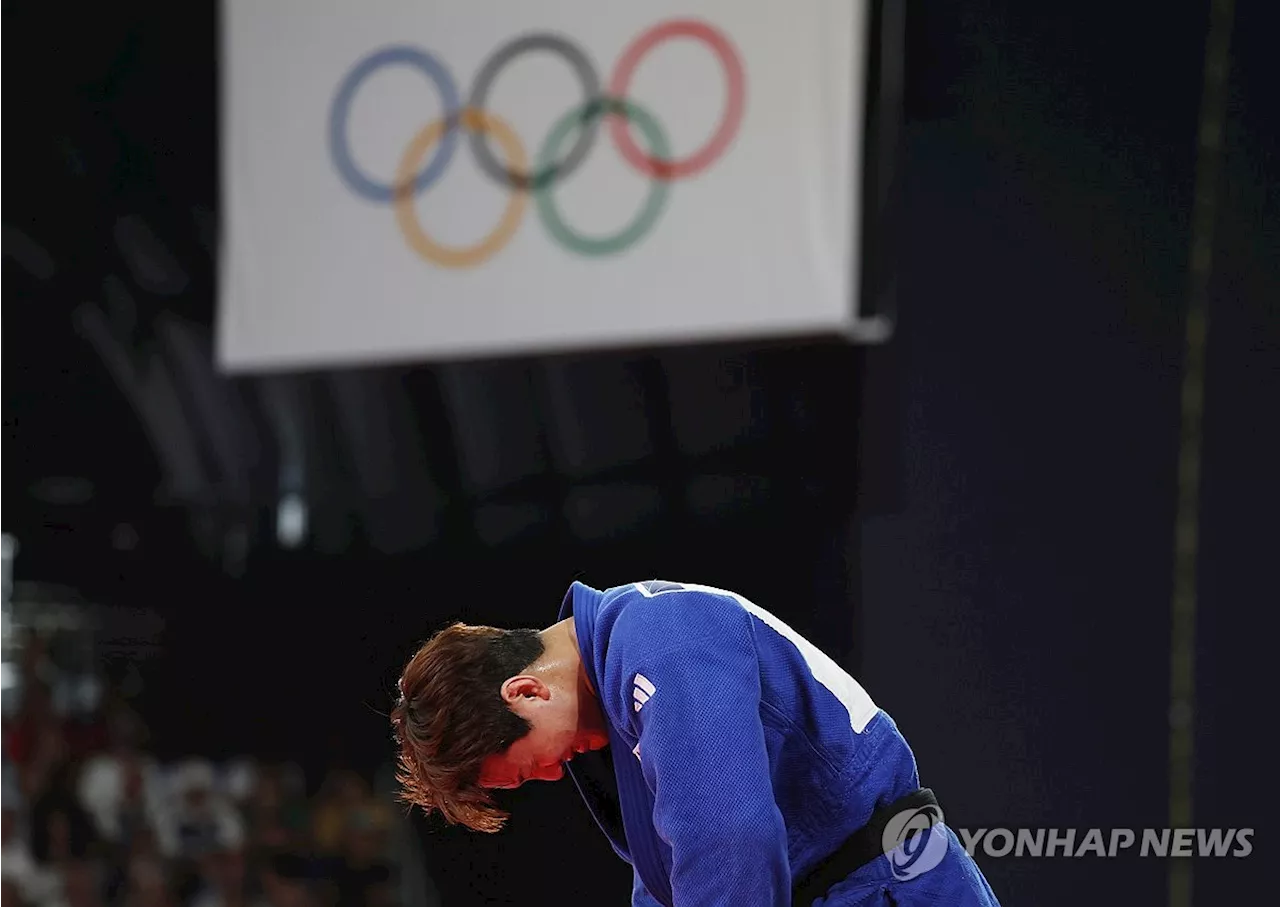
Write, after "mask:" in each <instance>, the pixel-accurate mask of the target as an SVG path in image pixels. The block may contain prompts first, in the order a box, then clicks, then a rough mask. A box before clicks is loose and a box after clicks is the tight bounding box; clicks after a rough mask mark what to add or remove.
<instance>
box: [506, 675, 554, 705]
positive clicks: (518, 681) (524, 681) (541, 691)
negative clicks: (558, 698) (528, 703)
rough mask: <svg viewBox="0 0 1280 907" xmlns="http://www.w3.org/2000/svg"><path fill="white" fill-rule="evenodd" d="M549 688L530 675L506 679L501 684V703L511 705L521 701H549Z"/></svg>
mask: <svg viewBox="0 0 1280 907" xmlns="http://www.w3.org/2000/svg"><path fill="white" fill-rule="evenodd" d="M550 698H551V688H550V687H548V686H547V685H546V684H545V683H543V682H542V680H541V679H539V678H537V677H534V676H533V675H532V674H518V675H516V676H515V677H508V678H507V679H506V681H504V682H503V684H502V701H503V702H505V703H506V704H507V705H513V704H514V703H517V702H519V701H521V700H528V699H550Z"/></svg>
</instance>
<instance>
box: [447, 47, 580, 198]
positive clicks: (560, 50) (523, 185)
mask: <svg viewBox="0 0 1280 907" xmlns="http://www.w3.org/2000/svg"><path fill="white" fill-rule="evenodd" d="M539 50H545V51H550V52H551V53H554V54H559V55H560V56H562V57H564V59H565V60H566V61H568V63H569V65H570V66H572V67H573V70H574V72H576V73H577V74H578V78H579V79H581V81H582V87H583V93H582V94H583V103H584V104H589V103H590V102H591V101H594V100H595V99H597V98H598V97H600V74H599V73H597V72H596V69H595V66H593V65H592V63H591V60H590V58H589V57H587V55H586V54H585V53H584V52H583V51H582V50H581V49H580V48H578V47H576V46H574V44H572V43H571V42H570V41H568V40H567V39H565V38H562V37H560V36H559V35H554V34H550V33H547V32H543V33H539V34H532V35H525V36H523V37H520V38H516V39H514V40H512V41H510V42H508V43H507V44H504V45H503V46H502V47H501V48H499V49H498V50H497V51H496V52H495V53H494V54H493V56H491V57H490V58H489V59H488V60H487V61H486V62H485V64H484V66H483V67H482V68H481V69H480V72H479V73H477V74H476V80H475V85H474V86H473V87H472V89H471V97H469V98H468V99H467V107H469V108H471V109H472V110H488V106H487V105H486V103H485V102H486V101H488V100H489V91H490V89H492V88H493V83H494V82H495V81H496V80H497V78H498V73H499V72H500V71H501V69H502V67H504V66H506V65H507V64H508V63H510V62H511V61H512V60H514V59H515V58H516V57H518V56H520V55H521V54H524V53H529V52H532V51H539ZM599 131H600V119H599V118H598V117H595V118H590V119H586V118H584V120H583V122H582V126H581V130H580V131H579V133H578V139H577V141H575V142H574V144H573V147H571V148H570V149H569V151H568V153H567V154H565V156H564V158H563V159H562V160H560V161H556V162H553V163H551V164H548V165H547V166H545V167H543V168H542V169H541V170H535V171H533V172H532V173H517V172H515V171H514V170H511V169H510V168H508V167H505V166H503V164H502V162H501V161H499V160H498V159H497V157H495V156H494V153H493V151H492V150H491V149H490V148H489V136H488V133H486V132H485V131H484V130H480V129H477V130H474V131H473V132H472V133H471V137H470V138H471V150H472V151H473V152H474V153H475V156H476V163H477V164H479V165H480V169H481V170H483V171H484V172H485V173H486V174H487V175H488V176H490V177H492V178H493V179H495V180H497V181H499V182H500V183H502V184H503V185H506V186H510V187H511V188H512V189H516V190H518V191H529V190H535V191H536V190H539V189H542V188H544V187H546V186H547V185H549V184H550V183H551V181H552V180H554V179H557V178H560V177H566V176H568V175H569V174H570V173H572V172H573V171H574V170H576V169H577V168H578V167H579V166H580V165H581V164H582V162H583V161H584V160H586V157H587V154H589V153H590V151H591V146H592V144H594V142H595V140H596V134H597V133H598V132H599Z"/></svg>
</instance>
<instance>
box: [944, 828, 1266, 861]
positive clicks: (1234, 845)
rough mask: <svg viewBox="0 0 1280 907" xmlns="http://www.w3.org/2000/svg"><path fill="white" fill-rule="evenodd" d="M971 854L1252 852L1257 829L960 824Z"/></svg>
mask: <svg viewBox="0 0 1280 907" xmlns="http://www.w3.org/2000/svg"><path fill="white" fill-rule="evenodd" d="M955 832H956V834H957V835H959V836H960V841H961V843H962V844H963V845H964V849H965V851H967V852H968V854H969V855H970V856H978V855H979V854H981V855H983V856H987V857H1009V856H1013V857H1117V856H1121V855H1124V854H1129V853H1136V854H1137V855H1138V856H1140V857H1247V856H1249V854H1251V853H1253V841H1252V838H1253V829H1252V828H1084V829H1078V828H976V829H968V828H957V829H956V830H955Z"/></svg>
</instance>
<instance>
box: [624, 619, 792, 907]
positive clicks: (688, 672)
mask: <svg viewBox="0 0 1280 907" xmlns="http://www.w3.org/2000/svg"><path fill="white" fill-rule="evenodd" d="M674 597H675V596H673V598H674ZM679 597H680V598H683V599H684V602H682V603H681V604H680V611H682V612H684V614H689V613H690V610H686V609H691V610H692V612H693V613H695V614H696V619H695V620H693V621H691V622H686V621H684V620H681V619H679V618H678V617H676V618H675V619H667V618H668V617H673V615H672V614H671V612H668V613H667V616H666V617H664V616H663V615H662V614H654V615H652V616H653V617H655V618H659V620H655V621H646V622H645V623H647V624H648V626H649V627H650V628H651V631H650V633H649V634H647V635H648V636H649V641H650V642H659V641H662V642H664V643H667V644H668V645H666V646H665V647H663V648H661V649H659V650H658V651H656V652H654V653H647V652H644V651H643V650H644V648H645V646H643V645H637V644H636V643H638V642H639V640H635V639H632V640H629V642H630V643H632V644H631V645H627V646H625V647H624V648H625V649H626V651H627V655H628V657H627V658H626V661H627V662H629V670H628V672H627V674H626V675H625V676H626V677H627V678H628V679H629V680H633V682H634V684H635V690H636V692H635V702H636V704H637V705H639V706H640V707H639V708H638V709H636V710H635V712H634V714H633V719H634V721H635V724H636V727H637V729H638V731H639V741H640V742H639V747H638V752H637V755H638V756H639V759H640V765H641V768H642V770H643V773H644V777H645V781H646V782H647V783H648V785H649V788H650V790H652V792H653V795H654V824H655V826H656V831H657V833H658V835H659V837H661V838H662V840H663V841H665V842H666V843H667V844H668V845H669V846H670V847H671V861H672V866H671V889H672V897H673V900H674V903H675V907H715V905H724V907H750V905H754V904H758V905H769V907H779V905H789V904H790V903H791V867H790V864H789V862H788V859H787V836H786V827H785V826H784V824H783V821H782V813H781V811H780V810H779V809H778V805H777V803H776V801H775V800H774V797H773V788H772V785H771V783H770V772H769V756H768V751H767V749H766V746H765V735H764V725H763V724H762V722H761V720H760V699H761V691H760V669H759V666H758V662H757V658H756V652H755V645H754V641H753V637H752V632H751V626H750V621H751V617H750V615H749V614H747V612H746V611H745V610H743V609H742V608H740V607H738V606H737V605H736V604H734V603H732V602H725V601H716V600H714V599H709V598H708V597H706V596H701V595H690V596H689V597H688V598H686V597H685V596H684V595H681V596H679ZM655 603H656V602H655ZM671 604H675V603H674V602H672V603H671ZM658 624H660V625H661V629H657V626H656V625H658ZM684 634H687V635H684ZM681 636H683V638H679V637H681ZM664 637H665V639H664ZM673 637H677V639H674V640H673ZM642 700H643V701H642Z"/></svg>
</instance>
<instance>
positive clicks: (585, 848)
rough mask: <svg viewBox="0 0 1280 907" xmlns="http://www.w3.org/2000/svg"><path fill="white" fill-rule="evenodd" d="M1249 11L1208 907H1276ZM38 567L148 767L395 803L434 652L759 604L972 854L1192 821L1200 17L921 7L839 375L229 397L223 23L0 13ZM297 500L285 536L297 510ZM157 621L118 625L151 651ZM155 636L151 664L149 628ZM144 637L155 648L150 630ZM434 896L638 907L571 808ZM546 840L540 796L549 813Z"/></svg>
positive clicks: (21, 446)
mask: <svg viewBox="0 0 1280 907" xmlns="http://www.w3.org/2000/svg"><path fill="white" fill-rule="evenodd" d="M1269 6H1270V4H1268V3H1266V2H1263V0H1249V2H1239V3H1236V4H1235V22H1234V29H1233V32H1232V47H1231V57H1230V71H1229V86H1230V92H1229V99H1228V105H1229V106H1228V117H1227V127H1226V131H1225V139H1224V144H1223V146H1222V154H1223V159H1222V167H1223V169H1222V179H1221V182H1220V185H1219V192H1220V194H1219V196H1218V207H1217V218H1216V234H1215V240H1214V244H1213V250H1214V253H1213V263H1212V267H1213V278H1212V281H1211V294H1210V300H1209V318H1210V329H1209V346H1208V362H1207V370H1206V374H1207V379H1206V380H1207V384H1206V390H1205V412H1206V417H1205V419H1206V421H1205V438H1204V451H1203V461H1202V467H1203V485H1202V518H1201V521H1200V537H1199V545H1200V548H1199V551H1200V582H1199V595H1200V598H1199V612H1198V613H1199V617H1198V636H1197V658H1198V663H1197V691H1196V692H1197V698H1198V702H1197V708H1196V712H1195V720H1196V733H1197V737H1196V746H1197V765H1196V774H1195V783H1196V787H1195V797H1196V799H1195V810H1196V812H1195V817H1196V818H1195V824H1196V825H1198V826H1201V827H1210V826H1226V827H1255V828H1258V832H1257V834H1256V836H1255V838H1254V845H1255V850H1254V854H1253V856H1252V857H1251V858H1248V859H1244V860H1230V859H1228V860H1217V861H1198V862H1197V865H1196V869H1195V872H1196V902H1197V903H1204V904H1219V903H1228V902H1235V901H1239V900H1244V899H1249V900H1250V901H1251V900H1252V899H1253V897H1255V896H1256V895H1258V894H1259V893H1261V892H1262V891H1263V890H1264V889H1263V888H1262V879H1263V873H1264V868H1265V867H1266V866H1267V865H1268V862H1269V857H1268V853H1269V852H1270V851H1271V850H1272V848H1273V847H1274V834H1273V833H1272V832H1270V830H1269V829H1266V828H1264V827H1261V826H1264V825H1265V823H1264V822H1263V817H1264V815H1266V814H1267V813H1265V812H1264V802H1270V800H1271V795H1270V794H1269V793H1266V792H1265V782H1266V777H1265V774H1266V773H1265V769H1264V768H1263V767H1264V766H1265V764H1268V763H1269V762H1271V761H1273V760H1272V759H1271V758H1270V753H1269V751H1268V750H1267V749H1266V744H1265V741H1264V739H1263V737H1264V728H1265V726H1266V724H1267V723H1268V720H1267V718H1266V717H1265V716H1267V715H1269V714H1273V713H1274V704H1273V703H1271V702H1270V696H1271V694H1272V691H1273V689H1274V684H1268V683H1266V682H1265V677H1266V676H1269V675H1270V672H1267V673H1266V674H1264V671H1265V670H1266V668H1268V667H1269V658H1270V657H1271V648H1272V640H1273V639H1274V637H1273V636H1272V635H1271V633H1270V632H1269V631H1270V628H1271V626H1272V625H1273V620H1272V613H1273V612H1274V608H1275V604H1276V601H1277V598H1276V594H1275V591H1274V583H1273V581H1272V564H1273V561H1274V557H1275V553H1276V551H1277V550H1280V549H1278V548H1277V542H1278V541H1280V538H1278V537H1277V531H1276V528H1275V514H1276V512H1277V509H1278V506H1280V482H1277V480H1276V478H1275V475H1274V465H1272V466H1268V465H1267V464H1269V463H1270V464H1275V463H1277V462H1280V429H1278V427H1277V419H1276V412H1277V406H1276V404H1277V400H1280V394H1278V393H1277V392H1278V391H1280V317H1277V316H1278V314H1280V313H1278V312H1277V308H1278V305H1277V300H1278V299H1280V273H1278V271H1280V238H1278V237H1277V231H1278V228H1277V222H1278V219H1280V188H1278V187H1280V182H1278V180H1277V162H1278V160H1280V159H1278V158H1277V154H1278V153H1280V151H1278V150H1277V149H1278V147H1280V143H1278V142H1277V135H1276V131H1277V119H1278V118H1277V114H1276V102H1275V97H1274V95H1275V86H1276V85H1277V84H1280V72H1278V71H1277V66H1276V63H1275V60H1274V56H1275V53H1274V48H1273V43H1274V42H1273V37H1272V35H1273V31H1272V29H1270V28H1269V23H1270V21H1271V19H1272V17H1273V16H1274V11H1272V10H1269V8H1268V7H1269ZM3 16H4V21H3V25H4V42H5V43H4V52H5V60H6V64H7V65H6V68H5V75H6V76H7V78H6V79H5V87H4V102H5V107H4V110H5V120H4V125H5V126H6V127H7V129H6V131H5V137H6V140H5V142H4V177H5V189H6V192H5V196H4V212H3V217H4V254H5V263H4V270H3V292H4V300H5V315H6V318H5V322H6V323H5V327H6V328H7V330H5V331H4V335H3V338H4V350H3V353H4V362H5V374H4V377H5V388H6V393H5V448H4V452H5V456H4V470H5V473H4V492H5V494H4V499H5V510H4V529H5V531H6V532H8V533H11V534H13V535H14V536H16V537H17V538H18V540H19V542H20V544H21V551H20V553H19V556H18V559H17V562H16V567H15V577H16V578H17V579H18V580H24V581H32V580H38V581H44V582H53V583H59V584H64V585H69V586H73V587H75V588H76V589H77V590H79V591H80V593H81V594H83V595H84V596H86V597H87V598H89V599H92V600H93V601H96V602H100V603H102V604H103V605H104V606H106V607H107V608H108V609H110V611H109V613H113V614H117V615H119V614H121V613H126V609H145V610H147V611H150V612H155V613H158V614H159V615H161V616H162V617H163V626H164V629H163V632H162V634H161V635H160V637H159V638H158V642H157V644H156V645H155V646H150V647H140V646H138V645H135V646H132V647H131V646H130V645H127V644H119V642H118V641H117V644H116V646H115V649H114V651H117V652H118V653H121V654H118V655H117V656H116V661H115V662H113V668H112V669H113V670H117V669H119V668H120V666H121V665H122V664H123V663H125V662H132V663H134V664H135V666H137V667H138V669H139V670H140V671H141V674H142V677H143V678H144V681H145V685H144V693H143V696H142V700H141V701H142V704H143V708H144V710H145V712H146V714H147V715H148V717H149V719H150V721H151V723H152V729H153V737H154V738H155V739H154V745H155V747H156V748H157V750H158V752H159V753H161V754H163V755H166V756H171V757H176V756H179V755H183V754H188V753H195V752H199V753H205V754H209V755H211V756H213V757H215V758H219V757H222V756H229V755H231V754H234V753H242V752H251V753H260V754H264V755H287V756H289V757H291V758H296V759H299V760H301V761H302V762H303V763H304V764H306V765H307V766H308V767H309V768H310V769H311V770H313V771H320V770H322V769H323V768H324V767H325V766H327V765H330V764H332V763H334V762H335V761H344V762H347V763H349V764H351V765H354V766H358V767H360V768H361V769H362V770H365V771H372V770H373V769H374V768H376V767H377V766H379V765H381V764H383V763H385V762H386V760H387V758H388V756H389V754H390V741H389V736H388V727H387V724H386V720H385V718H384V717H383V714H384V713H385V712H386V710H387V709H388V708H389V706H390V702H391V700H390V691H391V690H392V689H393V687H394V680H395V676H396V674H397V671H398V668H399V666H400V665H401V664H402V662H403V660H404V659H405V658H407V656H408V655H409V654H410V653H411V652H412V650H413V648H414V645H415V643H416V642H418V641H420V640H421V639H423V638H424V637H425V636H427V635H429V633H430V632H431V631H432V630H433V629H434V628H436V627H437V626H439V625H440V624H441V623H443V622H444V621H445V620H447V619H451V618H461V619H464V620H469V621H473V622H488V623H497V624H513V625H531V626H538V627H541V626H544V625H546V624H548V623H550V622H551V621H552V620H553V619H554V615H555V612H556V609H557V607H558V604H559V600H560V597H561V595H562V594H563V591H564V588H565V587H566V586H567V584H568V583H569V581H571V580H573V579H582V580H584V581H586V582H589V583H592V584H595V585H612V584H616V583H620V582H626V581H630V580H633V579H638V578H642V577H652V576H661V577H666V578H672V579H684V580H689V581H697V582H702V583H708V584H713V585H719V586H727V587H730V588H733V589H735V590H737V591H740V592H742V593H744V594H746V595H747V596H748V597H750V598H752V599H754V600H755V601H757V602H759V603H760V604H762V605H763V606H765V607H767V608H769V609H771V610H773V611H775V612H777V613H779V614H780V615H781V616H783V617H784V618H785V619H787V620H788V621H790V622H791V623H793V625H795V626H796V628H797V629H798V630H800V631H801V632H802V633H805V634H806V635H809V636H810V637H811V638H813V639H814V640H815V641H816V642H817V643H819V644H820V645H821V646H822V647H823V648H824V649H826V650H827V651H828V652H829V653H830V654H832V655H833V656H834V657H836V658H837V659H838V660H840V661H841V662H842V663H843V664H845V665H846V666H847V667H848V668H849V669H850V670H852V671H854V672H855V673H856V674H857V676H859V677H860V679H861V680H862V682H863V684H864V685H865V686H866V687H867V688H868V689H869V691H870V692H871V694H872V695H873V697H875V698H876V700H877V702H878V703H879V704H881V705H882V706H883V707H885V708H886V709H887V710H888V711H889V712H890V713H891V714H893V715H894V716H895V718H896V720H897V721H898V723H899V725H900V726H901V727H902V729H903V730H904V732H905V734H906V736H907V738H908V740H909V741H910V742H911V743H912V745H913V747H914V748H915V750H916V754H917V756H918V758H919V760H920V765H921V770H922V777H923V780H924V782H925V783H926V784H928V785H930V786H932V787H933V788H934V789H935V791H937V792H938V794H939V796H940V798H941V799H942V802H943V806H944V809H945V810H946V814H947V817H948V820H949V821H950V823H951V824H953V825H955V826H959V827H992V826H1007V827H1018V826H1058V827H1068V826H1074V827H1081V828H1088V827H1094V826H1100V827H1103V828H1108V827H1132V828H1141V827H1159V826H1164V825H1166V824H1167V823H1168V819H1167V815H1168V813H1167V801H1168V769H1167V765H1168V702H1169V694H1168V689H1169V627H1170V620H1169V614H1170V607H1171V605H1170V602H1171V596H1172V582H1173V576H1174V563H1173V550H1174V546H1173V520H1174V513H1175V506H1176V495H1175V491H1176V481H1177V462H1178V434H1179V431H1178V425H1179V422H1178V420H1179V393H1180V387H1181V371H1180V366H1181V363H1182V344H1183V326H1184V322H1183V319H1184V315H1185V309H1186V304H1187V297H1188V289H1187V288H1188V284H1189V271H1188V266H1189V257H1190V248H1191V211H1192V201H1193V195H1194V186H1195V172H1196V135H1197V128H1198V120H1197V117H1198V114H1199V105H1200V96H1201V89H1202V83H1203V79H1204V72H1203V68H1204V46H1205V38H1206V29H1207V24H1208V16H1209V6H1208V3H1207V2H1196V3H1191V2H1173V3H1159V4H1157V3H1145V4H1119V3H1115V2H1108V3H1102V2H1095V0H1081V2H1074V3H1070V4H1027V3H1009V2H995V0H987V2H970V3H963V4H959V3H931V4H925V3H922V2H918V3H911V4H908V16H907V21H908V29H907V53H906V58H905V60H906V76H907V100H906V111H905V114H906V128H905V132H904V135H903V148H902V154H903V161H904V168H903V170H902V177H903V182H902V204H901V212H900V218H899V219H898V231H897V232H898V239H897V254H896V256H895V257H896V258H897V260H898V274H899V286H898V304H899V306H900V312H899V315H900V322H899V330H898V332H897V334H896V336H895V337H894V339H893V340H892V341H891V342H890V343H889V344H888V345H887V346H885V347H883V348H877V349H873V350H870V351H864V350H860V349H853V348H844V347H841V346H839V345H835V344H819V345H814V346H812V347H806V348H803V349H792V348H784V347H773V348H764V349H740V348H730V347H705V348H702V347H699V348H684V349H679V350H672V351H657V352H650V351H645V352H626V353H612V354H608V355H582V356H573V357H559V358H556V359H522V360H504V361H501V362H489V363H452V364H448V365H434V366H431V365H426V366H421V367H405V366H397V367H393V368H392V367H388V368H368V369H351V370H344V371H342V372H334V373H320V372H313V373H306V374H290V375H273V376H269V377H261V378H245V377H242V378H234V379H228V378H225V377H220V376H216V375H215V374H214V372H213V370H212V366H211V365H210V354H209V350H210V327H211V324H212V317H213V311H214V305H215V298H216V297H215V283H214V279H215V272H216V266H215V258H214V255H213V249H214V243H213V237H214V236H215V235H216V217H217V208H218V188H217V148H218V146H217V106H216V95H217V69H216V66H217V60H216V56H217V42H216V18H217V17H216V12H215V8H214V6H213V5H212V4H210V3H207V2H200V3H186V4H158V3H156V4H140V3H125V4H100V5H88V4H71V5H57V4H46V3H32V2H5V4H4V7H3ZM290 491H296V492H298V493H299V494H301V495H302V496H303V497H305V499H306V500H307V501H308V504H309V515H310V533H309V536H308V538H307V540H306V542H305V544H304V545H302V546H301V547H299V548H297V549H293V550H288V549H284V548H282V547H281V546H280V545H279V544H277V542H276V539H275V530H274V521H275V518H276V508H277V505H278V502H279V500H280V498H281V495H282V494H283V493H285V492H290ZM120 632H121V633H124V631H120ZM124 635H126V636H127V635H128V634H127V633H124ZM135 642H136V641H135ZM509 799H511V800H512V801H514V802H515V804H516V807H517V810H518V812H517V821H516V822H515V824H514V825H513V827H512V828H511V829H510V830H508V831H507V832H504V833H503V834H502V835H499V836H496V837H489V838H477V837H475V836H471V835H466V834H463V833H460V832H457V831H455V830H448V829H441V828H438V827H437V826H436V825H435V824H434V823H426V822H423V823H421V825H422V828H423V832H424V837H423V849H424V852H425V855H426V860H427V864H428V868H429V871H430V872H431V874H432V876H433V878H434V882H435V886H436V888H437V889H438V891H439V894H440V895H441V901H442V903H444V904H447V905H454V904H458V905H461V904H468V903H477V904H478V903H511V904H539V903H548V902H551V901H552V900H553V899H554V900H555V901H556V902H568V903H578V902H586V903H625V902H626V893H627V891H628V886H629V878H630V872H629V870H628V869H627V867H625V866H624V865H622V864H621V863H619V862H618V861H617V860H616V858H615V857H614V856H613V854H612V853H611V851H609V849H608V847H607V845H606V844H605V842H604V840H603V838H602V837H601V836H600V835H599V834H598V832H596V831H595V830H594V827H593V826H592V825H591V824H590V820H589V818H588V817H587V815H586V813H585V810H584V809H583V808H582V807H581V805H580V804H579V803H578V801H577V798H576V795H575V793H574V791H573V789H572V786H571V785H570V784H569V783H568V782H563V783H560V784H556V785H531V786H530V789H527V790H521V791H518V792H515V793H513V794H511V795H510V797H509ZM521 807H523V808H521ZM979 860H980V863H981V864H982V866H983V869H984V871H985V872H986V873H987V874H988V878H989V879H990V881H991V884H992V886H993V888H994V889H995V891H996V893H997V894H998V895H999V896H1000V897H1001V899H1002V901H1003V902H1004V903H1006V904H1037V905H1053V904H1063V905H1066V904H1079V903H1081V902H1082V901H1084V900H1085V899H1088V900H1090V901H1092V902H1098V903H1104V904H1113V903H1114V904H1130V903H1142V904H1156V903H1162V902H1164V900H1165V898H1166V891H1165V884H1166V883H1165V878H1166V873H1167V870H1168V866H1167V863H1166V862H1165V861H1160V860H1138V859H1124V858H1117V859H1115V860H1104V859H1097V858H1087V859H1082V860H1067V859H1054V860H1048V859H1042V860H1033V859H1012V858H1006V859H1003V860H991V859H984V858H982V857H981V856H980V858H979Z"/></svg>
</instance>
